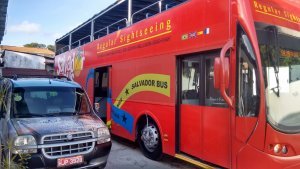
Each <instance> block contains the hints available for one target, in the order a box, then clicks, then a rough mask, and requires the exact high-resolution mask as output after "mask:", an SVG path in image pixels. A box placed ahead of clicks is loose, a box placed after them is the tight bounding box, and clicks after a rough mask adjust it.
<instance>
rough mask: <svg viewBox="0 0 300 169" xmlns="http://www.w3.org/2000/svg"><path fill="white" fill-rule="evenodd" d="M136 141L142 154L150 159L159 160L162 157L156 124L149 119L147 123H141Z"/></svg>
mask: <svg viewBox="0 0 300 169" xmlns="http://www.w3.org/2000/svg"><path fill="white" fill-rule="evenodd" d="M138 142H139V145H140V147H141V149H142V152H143V154H144V155H145V156H146V157H148V158H150V159H151V160H159V159H160V158H161V157H162V144H161V138H160V134H159V130H158V127H157V125H156V124H155V123H154V122H153V121H152V120H150V119H149V122H148V125H147V123H146V124H144V125H142V126H141V128H140V130H139V134H138Z"/></svg>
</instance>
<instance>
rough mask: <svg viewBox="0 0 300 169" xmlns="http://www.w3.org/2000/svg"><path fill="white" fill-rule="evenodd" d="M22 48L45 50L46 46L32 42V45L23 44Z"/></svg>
mask: <svg viewBox="0 0 300 169" xmlns="http://www.w3.org/2000/svg"><path fill="white" fill-rule="evenodd" d="M24 47H29V48H46V45H45V44H42V43H36V42H32V43H28V44H25V45H24Z"/></svg>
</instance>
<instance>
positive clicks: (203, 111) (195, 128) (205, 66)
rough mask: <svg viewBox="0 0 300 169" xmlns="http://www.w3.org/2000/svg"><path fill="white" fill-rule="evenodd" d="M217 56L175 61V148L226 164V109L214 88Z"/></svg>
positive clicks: (190, 154)
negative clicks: (176, 92)
mask: <svg viewBox="0 0 300 169" xmlns="http://www.w3.org/2000/svg"><path fill="white" fill-rule="evenodd" d="M218 55H219V52H216V53H208V54H193V55H189V56H187V57H183V59H180V60H179V62H178V67H179V69H178V70H179V71H178V73H179V74H178V77H179V78H178V79H179V80H178V82H179V87H178V89H179V91H178V94H179V95H178V105H179V106H178V115H177V122H178V123H179V127H178V128H177V134H178V136H177V138H178V142H177V146H178V147H177V151H178V153H180V154H182V155H187V156H190V157H196V158H199V159H202V160H205V161H209V162H211V163H215V164H218V165H220V166H223V167H229V162H230V109H229V108H228V106H227V105H226V103H225V102H224V100H223V99H222V97H221V95H220V93H219V91H218V90H216V89H215V88H214V73H213V72H214V67H213V65H214V58H215V57H216V56H218Z"/></svg>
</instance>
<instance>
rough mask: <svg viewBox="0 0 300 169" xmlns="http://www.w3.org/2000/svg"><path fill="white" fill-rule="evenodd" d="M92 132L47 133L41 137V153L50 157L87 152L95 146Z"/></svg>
mask: <svg viewBox="0 0 300 169" xmlns="http://www.w3.org/2000/svg"><path fill="white" fill-rule="evenodd" d="M92 138H93V133H92V132H78V133H70V134H56V135H48V136H44V137H43V138H42V145H44V148H42V152H43V154H44V155H45V156H46V157H47V158H50V159H53V158H60V157H66V156H73V155H78V154H87V153H89V152H91V151H92V150H93V149H94V147H95V141H93V139H92Z"/></svg>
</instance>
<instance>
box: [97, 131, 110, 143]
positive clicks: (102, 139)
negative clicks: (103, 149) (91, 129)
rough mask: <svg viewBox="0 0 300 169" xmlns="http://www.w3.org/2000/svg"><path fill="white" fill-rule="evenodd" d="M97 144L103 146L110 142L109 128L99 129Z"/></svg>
mask: <svg viewBox="0 0 300 169" xmlns="http://www.w3.org/2000/svg"><path fill="white" fill-rule="evenodd" d="M97 137H98V139H97V144H102V143H106V142H109V141H110V133H109V130H108V128H107V127H101V128H98V129H97Z"/></svg>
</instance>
